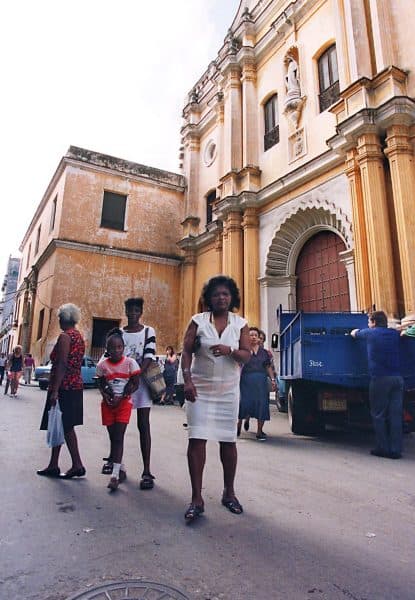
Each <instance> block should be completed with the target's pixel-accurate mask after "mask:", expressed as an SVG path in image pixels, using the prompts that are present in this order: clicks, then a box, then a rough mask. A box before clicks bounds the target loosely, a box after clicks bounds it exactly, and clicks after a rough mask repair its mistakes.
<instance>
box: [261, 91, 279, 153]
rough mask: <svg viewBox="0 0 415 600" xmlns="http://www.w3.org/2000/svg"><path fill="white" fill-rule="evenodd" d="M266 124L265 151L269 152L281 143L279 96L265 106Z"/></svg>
mask: <svg viewBox="0 0 415 600" xmlns="http://www.w3.org/2000/svg"><path fill="white" fill-rule="evenodd" d="M264 124H265V127H264V131H265V133H264V150H265V151H267V150H268V149H269V148H272V146H275V144H278V142H279V141H280V127H279V118H278V96H277V94H274V96H272V97H271V98H270V99H269V100H268V101H267V102H266V103H265V105H264Z"/></svg>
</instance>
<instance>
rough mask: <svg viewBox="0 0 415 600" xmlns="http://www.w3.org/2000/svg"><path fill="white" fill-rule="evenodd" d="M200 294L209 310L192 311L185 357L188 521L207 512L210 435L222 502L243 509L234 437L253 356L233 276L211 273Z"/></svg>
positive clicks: (232, 510) (183, 362)
mask: <svg viewBox="0 0 415 600" xmlns="http://www.w3.org/2000/svg"><path fill="white" fill-rule="evenodd" d="M202 300H203V305H204V306H206V307H207V311H206V312H203V313H199V314H196V315H193V317H192V319H191V321H190V324H189V326H188V328H187V331H186V333H185V337H184V343H183V353H182V357H181V366H182V372H183V378H184V394H185V399H186V413H187V423H188V432H189V445H188V450H187V459H188V465H189V473H190V480H191V485H192V500H191V503H190V505H189V507H188V509H187V510H186V512H185V515H184V516H185V519H186V521H187V522H192V521H194V520H195V519H196V518H197V517H199V515H201V514H202V513H203V512H204V500H203V497H202V482H203V469H204V466H205V461H206V441H207V440H213V441H216V442H219V448H220V459H221V462H222V466H223V480H224V489H223V494H222V504H223V505H224V506H225V507H226V508H227V509H228V510H230V511H231V512H232V513H235V514H241V513H242V512H243V508H242V506H241V504H240V502H239V500H238V499H237V497H236V495H235V490H234V480H235V472H236V465H237V450H236V443H235V442H236V419H237V415H238V404H239V378H240V371H241V369H240V363H244V362H246V361H247V360H249V330H248V326H247V323H246V320H245V319H243V318H242V317H240V316H238V315H236V314H235V313H234V312H233V310H234V309H238V308H239V306H240V295H239V290H238V288H237V286H236V284H235V282H234V280H233V279H231V278H229V277H225V276H224V275H219V276H217V277H213V278H212V279H210V280H209V281H208V282H207V284H206V285H205V286H204V288H203V291H202ZM193 356H194V358H193V361H192V357H193Z"/></svg>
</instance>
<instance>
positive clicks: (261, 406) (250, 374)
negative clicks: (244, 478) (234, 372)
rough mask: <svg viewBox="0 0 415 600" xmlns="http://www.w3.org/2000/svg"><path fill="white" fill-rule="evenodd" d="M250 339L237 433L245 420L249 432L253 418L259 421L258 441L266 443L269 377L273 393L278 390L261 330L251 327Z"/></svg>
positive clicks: (245, 427)
mask: <svg viewBox="0 0 415 600" xmlns="http://www.w3.org/2000/svg"><path fill="white" fill-rule="evenodd" d="M249 337H250V339H251V358H250V360H249V361H248V362H247V363H245V364H244V366H243V367H242V372H241V381H240V391H241V396H240V402H239V420H238V430H237V433H238V436H239V435H240V433H241V427H242V419H245V421H244V429H245V431H248V429H249V419H250V417H252V418H254V419H257V423H258V425H257V433H256V438H257V440H259V441H265V440H266V439H267V436H266V434H265V433H264V432H263V430H262V428H263V426H264V422H265V421H269V420H270V414H269V391H268V377H269V378H270V379H271V383H272V391H273V392H274V391H275V389H276V384H275V377H274V373H273V370H272V364H271V359H270V357H269V354H268V352H267V351H266V350H265V349H264V348H263V347H262V346H261V344H260V339H259V329H258V328H257V327H250V328H249Z"/></svg>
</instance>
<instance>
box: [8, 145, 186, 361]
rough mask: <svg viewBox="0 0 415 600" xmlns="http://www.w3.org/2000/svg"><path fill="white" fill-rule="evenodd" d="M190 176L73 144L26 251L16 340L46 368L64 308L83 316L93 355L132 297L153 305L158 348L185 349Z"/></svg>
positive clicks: (147, 311) (149, 309) (148, 309)
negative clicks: (183, 277)
mask: <svg viewBox="0 0 415 600" xmlns="http://www.w3.org/2000/svg"><path fill="white" fill-rule="evenodd" d="M183 190H184V178H183V177H182V176H181V175H177V174H174V173H168V172H166V171H160V170H158V169H152V168H150V167H145V166H143V165H139V164H136V163H132V162H129V161H125V160H121V159H117V158H114V157H111V156H107V155H103V154H99V153H95V152H91V151H88V150H85V149H82V148H77V147H70V148H69V150H68V152H67V154H66V155H65V156H64V157H63V158H62V160H61V162H60V164H59V166H58V168H57V170H56V172H55V174H54V176H53V178H52V180H51V182H50V184H49V186H48V188H47V190H46V193H45V195H44V197H43V199H42V201H41V202H40V204H39V207H38V209H37V211H36V213H35V215H34V217H33V219H32V222H31V224H30V226H29V228H28V230H27V232H26V235H25V237H24V239H23V242H22V244H21V248H20V250H21V252H22V264H21V269H20V276H19V284H18V290H17V305H16V314H17V320H18V330H17V341H19V342H20V343H21V344H22V345H23V349H24V351H29V349H30V352H32V354H33V355H34V358H35V361H36V363H37V364H38V363H40V362H43V361H45V360H46V359H47V358H48V357H49V354H50V350H51V348H52V347H53V344H54V342H55V341H56V338H57V336H58V334H59V323H58V319H57V315H56V313H57V308H58V307H59V306H60V305H61V304H64V303H66V302H73V303H75V304H77V305H78V306H79V307H80V308H81V310H82V320H81V322H80V324H79V328H80V330H81V331H82V333H83V335H84V337H85V341H86V348H87V353H88V354H89V355H92V357H93V358H98V357H100V356H101V354H102V350H103V346H104V340H105V335H106V333H107V331H108V330H109V329H110V328H112V327H115V326H118V325H120V324H123V322H125V321H123V319H124V300H125V299H126V298H128V297H131V296H141V297H143V298H144V315H143V322H148V323H149V324H151V325H154V327H156V330H157V334H158V343H159V348H162V349H163V350H164V347H165V346H166V345H168V344H176V343H177V339H178V338H177V322H178V319H179V304H180V277H179V265H180V264H181V256H180V251H179V249H178V247H177V244H176V241H177V239H178V238H179V237H180V230H181V225H180V223H181V220H182V216H183Z"/></svg>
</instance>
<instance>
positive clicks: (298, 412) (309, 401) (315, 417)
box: [287, 381, 324, 435]
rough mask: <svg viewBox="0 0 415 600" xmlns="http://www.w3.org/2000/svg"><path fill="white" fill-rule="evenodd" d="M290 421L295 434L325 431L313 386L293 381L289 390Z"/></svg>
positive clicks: (315, 433)
mask: <svg viewBox="0 0 415 600" xmlns="http://www.w3.org/2000/svg"><path fill="white" fill-rule="evenodd" d="M287 404H288V423H289V425H290V429H291V431H292V433H294V434H295V435H317V434H319V433H323V431H324V424H323V422H322V421H321V419H320V418H319V414H318V410H317V401H316V394H315V391H314V390H313V388H312V386H309V385H307V384H305V383H304V382H300V381H297V382H293V383H292V384H291V385H290V388H289V390H288V398H287Z"/></svg>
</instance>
